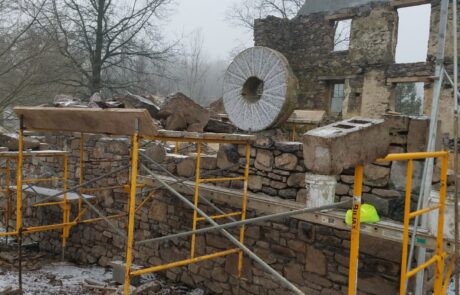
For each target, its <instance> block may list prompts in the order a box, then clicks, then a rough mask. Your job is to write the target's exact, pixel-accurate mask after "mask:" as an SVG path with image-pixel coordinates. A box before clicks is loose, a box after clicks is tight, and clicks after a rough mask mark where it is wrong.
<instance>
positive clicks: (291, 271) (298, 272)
mask: <svg viewBox="0 0 460 295" xmlns="http://www.w3.org/2000/svg"><path fill="white" fill-rule="evenodd" d="M302 272H303V268H302V267H301V266H300V265H299V264H298V263H295V262H291V263H289V264H287V265H286V266H285V267H284V277H285V278H286V279H287V280H289V281H290V282H293V283H296V284H299V285H303V284H304V282H305V281H304V279H303V277H302Z"/></svg>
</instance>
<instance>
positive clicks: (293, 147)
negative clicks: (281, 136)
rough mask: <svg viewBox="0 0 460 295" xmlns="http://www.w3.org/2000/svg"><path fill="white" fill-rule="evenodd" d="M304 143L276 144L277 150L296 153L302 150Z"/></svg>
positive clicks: (282, 142)
mask: <svg viewBox="0 0 460 295" xmlns="http://www.w3.org/2000/svg"><path fill="white" fill-rule="evenodd" d="M302 147H303V145H302V143H301V142H298V141H278V142H275V149H277V150H279V151H281V152H283V153H295V152H297V151H301V150H302Z"/></svg>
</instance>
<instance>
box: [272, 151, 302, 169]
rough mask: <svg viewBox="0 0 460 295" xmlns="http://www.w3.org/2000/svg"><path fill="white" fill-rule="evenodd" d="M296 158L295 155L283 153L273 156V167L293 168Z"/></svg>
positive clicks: (295, 164)
mask: <svg viewBox="0 0 460 295" xmlns="http://www.w3.org/2000/svg"><path fill="white" fill-rule="evenodd" d="M297 162H298V159H297V157H296V156H295V155H293V154H290V153H284V154H281V155H279V156H278V157H276V158H275V167H276V168H278V169H283V170H294V169H295V167H296V166H297Z"/></svg>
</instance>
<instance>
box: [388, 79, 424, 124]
mask: <svg viewBox="0 0 460 295" xmlns="http://www.w3.org/2000/svg"><path fill="white" fill-rule="evenodd" d="M424 86H425V84H424V83H423V82H416V83H398V84H396V87H395V111H396V112H398V113H401V114H403V115H407V116H420V115H422V114H423V103H424Z"/></svg>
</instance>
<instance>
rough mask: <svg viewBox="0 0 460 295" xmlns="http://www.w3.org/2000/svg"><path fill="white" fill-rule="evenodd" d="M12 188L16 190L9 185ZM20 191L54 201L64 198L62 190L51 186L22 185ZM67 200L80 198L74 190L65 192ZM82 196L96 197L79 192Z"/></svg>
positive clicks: (72, 200)
mask: <svg viewBox="0 0 460 295" xmlns="http://www.w3.org/2000/svg"><path fill="white" fill-rule="evenodd" d="M10 188H11V189H12V190H16V186H14V185H13V186H10ZM22 191H23V192H27V193H33V194H37V195H39V196H44V197H52V199H54V200H55V201H62V200H64V191H62V190H57V189H52V188H47V187H41V186H35V185H30V186H29V185H23V186H22ZM66 194H67V201H68V202H77V201H78V200H79V199H80V194H78V193H75V192H67V193H66ZM81 196H82V197H83V198H85V199H86V200H91V199H94V198H96V196H92V195H87V194H81Z"/></svg>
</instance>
